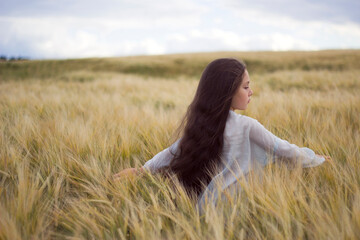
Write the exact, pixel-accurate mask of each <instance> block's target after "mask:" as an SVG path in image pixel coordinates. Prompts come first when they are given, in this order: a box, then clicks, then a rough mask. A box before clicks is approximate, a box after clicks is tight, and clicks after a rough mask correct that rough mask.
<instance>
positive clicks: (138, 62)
mask: <svg viewBox="0 0 360 240" xmlns="http://www.w3.org/2000/svg"><path fill="white" fill-rule="evenodd" d="M221 57H233V58H237V59H240V60H242V61H244V62H245V63H246V65H247V68H248V70H249V72H251V73H259V74H261V73H268V72H276V71H286V70H289V71H293V70H300V71H318V70H328V71H347V70H358V69H360V50H328V51H309V52H305V51H302V52H301V51H297V52H295V51H292V52H215V53H192V54H171V55H157V56H132V57H119V58H88V59H70V60H31V61H6V62H0V81H6V80H25V79H53V80H61V79H65V78H66V75H67V74H69V73H71V72H79V71H81V72H88V73H89V74H91V73H99V72H112V73H123V74H138V75H142V76H146V77H164V78H176V77H178V76H187V77H197V78H198V77H199V76H200V75H201V73H202V71H203V70H204V68H205V66H206V65H207V64H208V63H209V62H210V61H212V60H214V59H216V58H221ZM22 60H23V59H22Z"/></svg>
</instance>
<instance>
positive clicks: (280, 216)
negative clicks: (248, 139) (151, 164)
mask: <svg viewBox="0 0 360 240" xmlns="http://www.w3.org/2000/svg"><path fill="white" fill-rule="evenodd" d="M224 56H228V57H237V58H239V59H244V60H245V62H246V63H247V65H248V67H249V72H250V77H251V81H252V83H251V84H252V88H253V90H254V96H253V99H252V102H251V104H250V105H249V108H248V110H246V111H244V112H241V114H245V115H248V116H251V117H253V118H256V119H258V120H259V121H260V122H261V123H263V124H264V125H265V126H266V127H267V128H268V129H269V130H271V131H272V132H273V133H275V134H276V135H278V136H279V137H281V138H284V139H286V140H288V141H289V142H291V143H295V144H297V145H299V146H307V147H310V148H312V149H313V150H315V151H316V152H317V153H319V154H327V155H331V156H332V158H333V160H334V164H333V165H332V164H323V165H321V166H319V167H316V168H312V169H293V170H289V169H287V168H286V167H284V166H282V165H277V164H274V165H269V166H268V167H266V168H265V169H264V171H263V172H262V173H261V174H260V173H254V174H252V175H251V176H250V177H249V182H245V181H243V180H240V181H241V184H242V187H243V192H242V194H241V196H240V197H238V198H235V197H229V201H228V202H223V203H221V204H220V205H219V206H217V208H216V209H212V208H211V207H210V206H208V208H207V211H206V214H205V216H204V217H199V216H198V215H197V213H196V211H195V209H194V208H193V206H192V203H191V202H190V200H189V199H188V198H187V197H186V196H185V195H184V192H183V191H182V189H181V188H179V187H178V186H177V187H176V188H174V187H173V186H172V185H171V184H169V183H168V182H164V180H163V179H161V178H160V176H157V175H155V176H151V175H147V176H145V177H143V178H141V179H138V180H137V181H134V182H129V181H122V182H120V183H113V182H111V175H112V174H113V173H115V172H117V171H119V170H121V169H123V168H127V167H140V166H142V165H143V164H144V163H145V162H146V161H147V160H148V159H150V158H151V157H152V156H153V155H155V154H156V153H157V152H159V151H160V150H162V149H163V148H165V147H167V146H168V144H170V141H169V139H171V137H172V133H173V131H174V130H175V128H176V127H177V125H178V123H179V121H180V119H181V117H182V116H183V114H184V113H185V110H186V107H187V105H188V104H189V103H190V101H191V100H192V96H193V94H194V92H195V89H196V86H197V82H198V80H199V79H198V77H199V76H200V74H201V71H202V69H203V67H204V66H205V65H206V64H207V63H208V62H210V61H211V60H212V59H215V58H217V57H224ZM359 58H360V51H326V52H286V53H269V52H257V53H206V54H205V53H204V54H189V55H169V56H153V57H129V58H119V59H84V60H66V61H30V62H23V63H0V239H49V238H51V239H64V238H69V239H265V238H267V239H359V236H360V164H359V160H360V134H359V116H360V115H359V113H360V96H359V91H360V70H359V69H360V68H359V62H360V61H359V60H360V59H359ZM131 66H132V67H131ZM156 66H162V68H157V67H156ZM124 69H125V70H124ZM126 69H128V70H126ZM129 69H132V70H131V71H130V70H129ZM260 175H261V176H262V177H261V178H260V177H259V176H260Z"/></svg>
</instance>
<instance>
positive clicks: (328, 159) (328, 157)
mask: <svg viewBox="0 0 360 240" xmlns="http://www.w3.org/2000/svg"><path fill="white" fill-rule="evenodd" d="M316 156H318V157H323V158H325V161H326V162H329V163H333V160H332V158H331V157H330V156H326V155H319V154H316Z"/></svg>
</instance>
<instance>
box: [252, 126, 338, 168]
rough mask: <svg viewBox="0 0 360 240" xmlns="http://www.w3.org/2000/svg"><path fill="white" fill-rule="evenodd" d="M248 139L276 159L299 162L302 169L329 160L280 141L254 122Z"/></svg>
mask: <svg viewBox="0 0 360 240" xmlns="http://www.w3.org/2000/svg"><path fill="white" fill-rule="evenodd" d="M250 138H251V139H252V140H253V141H254V142H255V143H256V144H258V145H259V146H261V147H263V148H264V149H265V150H266V151H268V152H272V153H274V154H275V155H276V156H277V157H281V158H286V159H289V160H292V161H294V162H299V163H300V164H301V166H302V167H315V166H317V165H320V164H321V163H323V162H324V161H325V160H326V161H330V160H331V158H330V157H329V156H323V155H318V154H315V153H314V151H313V150H311V149H309V148H306V147H298V146H296V145H295V144H291V143H289V142H288V141H286V140H283V139H280V138H279V137H277V136H275V135H274V134H272V133H271V132H270V131H268V130H267V129H266V128H265V127H264V126H263V125H262V124H260V123H259V122H258V121H256V120H255V121H254V122H253V124H252V126H251V130H250Z"/></svg>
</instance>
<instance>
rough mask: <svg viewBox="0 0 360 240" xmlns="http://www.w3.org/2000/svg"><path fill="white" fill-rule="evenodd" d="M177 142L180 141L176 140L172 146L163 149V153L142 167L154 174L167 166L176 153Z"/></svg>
mask: <svg viewBox="0 0 360 240" xmlns="http://www.w3.org/2000/svg"><path fill="white" fill-rule="evenodd" d="M179 142H180V140H177V141H176V142H175V143H174V144H173V145H171V146H170V147H168V148H166V149H164V150H163V151H161V152H159V153H158V154H156V155H155V156H154V157H153V158H152V159H150V160H148V161H147V162H146V163H145V164H144V166H143V167H144V168H145V170H148V171H150V172H151V173H154V172H156V171H157V170H158V169H160V168H162V167H165V166H169V164H170V162H171V159H172V158H173V157H174V155H173V154H175V153H176V152H177V148H178V145H179Z"/></svg>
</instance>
